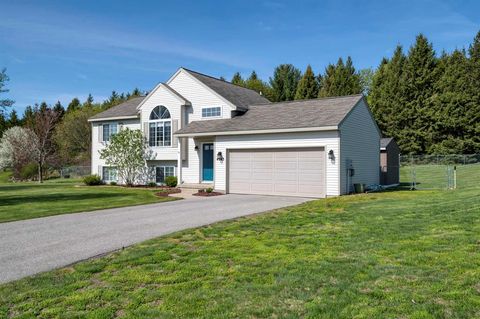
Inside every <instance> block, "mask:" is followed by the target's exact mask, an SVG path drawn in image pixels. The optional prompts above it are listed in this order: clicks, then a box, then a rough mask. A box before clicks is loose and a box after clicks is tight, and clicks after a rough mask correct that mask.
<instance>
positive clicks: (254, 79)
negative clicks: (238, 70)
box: [245, 71, 272, 100]
mask: <svg viewBox="0 0 480 319" xmlns="http://www.w3.org/2000/svg"><path fill="white" fill-rule="evenodd" d="M245 87H246V88H248V89H251V90H254V91H257V92H258V93H260V94H261V95H263V96H265V97H266V98H267V99H269V100H270V99H271V98H272V89H271V88H270V87H269V86H268V84H267V83H265V82H264V81H262V80H261V79H259V78H258V75H257V72H255V71H252V73H251V74H250V77H249V78H248V79H247V80H246V81H245Z"/></svg>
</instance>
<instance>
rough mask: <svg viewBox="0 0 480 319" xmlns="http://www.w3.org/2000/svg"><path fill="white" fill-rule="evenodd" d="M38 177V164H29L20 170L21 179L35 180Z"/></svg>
mask: <svg viewBox="0 0 480 319" xmlns="http://www.w3.org/2000/svg"><path fill="white" fill-rule="evenodd" d="M37 175H38V165H37V164H36V163H29V164H27V165H25V166H24V167H22V169H21V170H20V178H21V179H34V178H35V177H37Z"/></svg>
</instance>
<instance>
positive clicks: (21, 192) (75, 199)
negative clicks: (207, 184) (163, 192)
mask: <svg viewBox="0 0 480 319" xmlns="http://www.w3.org/2000/svg"><path fill="white" fill-rule="evenodd" d="M7 174H8V173H6V172H2V173H0V222H8V221H15V220H22V219H29V218H36V217H45V216H51V215H59V214H68V213H74V212H83V211H92V210H96V209H103V208H113V207H121V206H131V205H139V204H149V203H157V202H162V201H168V200H172V198H171V197H158V196H155V194H154V193H155V191H153V190H146V189H131V188H123V187H115V186H85V185H82V183H81V181H80V180H75V179H54V180H48V181H46V182H45V183H43V184H38V183H35V182H22V183H11V182H7V181H6V180H7Z"/></svg>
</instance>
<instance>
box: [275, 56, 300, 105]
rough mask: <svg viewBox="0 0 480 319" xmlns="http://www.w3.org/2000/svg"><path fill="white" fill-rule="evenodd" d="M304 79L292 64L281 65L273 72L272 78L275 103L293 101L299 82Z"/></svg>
mask: <svg viewBox="0 0 480 319" xmlns="http://www.w3.org/2000/svg"><path fill="white" fill-rule="evenodd" d="M301 77H302V73H301V72H300V70H299V69H297V68H295V67H294V66H293V65H292V64H280V65H279V66H277V67H276V68H275V70H274V71H273V77H271V78H270V86H271V88H272V92H273V93H272V98H273V101H276V102H281V101H291V100H293V99H294V98H295V93H296V92H297V86H298V82H299V81H300V78H301Z"/></svg>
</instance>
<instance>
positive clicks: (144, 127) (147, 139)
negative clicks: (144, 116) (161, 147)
mask: <svg viewBox="0 0 480 319" xmlns="http://www.w3.org/2000/svg"><path fill="white" fill-rule="evenodd" d="M143 134H144V135H145V139H146V141H147V144H148V143H149V138H150V137H149V135H148V122H144V123H143Z"/></svg>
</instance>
